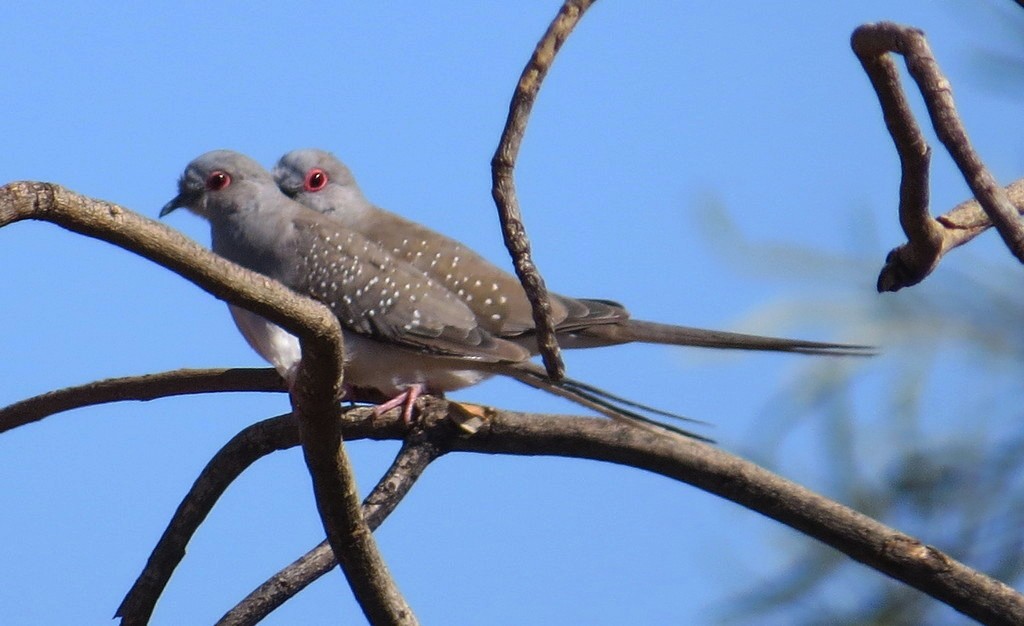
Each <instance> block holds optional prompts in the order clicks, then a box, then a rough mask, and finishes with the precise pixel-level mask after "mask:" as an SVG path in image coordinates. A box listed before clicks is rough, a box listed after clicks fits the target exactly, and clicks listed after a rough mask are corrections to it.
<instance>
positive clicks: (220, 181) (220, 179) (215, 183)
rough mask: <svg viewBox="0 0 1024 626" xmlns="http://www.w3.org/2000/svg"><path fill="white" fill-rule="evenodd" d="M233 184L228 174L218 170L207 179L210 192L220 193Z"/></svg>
mask: <svg viewBox="0 0 1024 626" xmlns="http://www.w3.org/2000/svg"><path fill="white" fill-rule="evenodd" d="M230 184H231V176H229V175H228V173H227V172H222V171H221V170H217V171H216V172H214V173H212V174H210V175H209V176H207V177H206V188H207V189H209V190H210V191H220V190H221V189H224V188H225V187H227V186H228V185H230Z"/></svg>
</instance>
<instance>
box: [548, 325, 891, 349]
mask: <svg viewBox="0 0 1024 626" xmlns="http://www.w3.org/2000/svg"><path fill="white" fill-rule="evenodd" d="M559 340H560V343H562V342H561V337H560V338H559ZM633 342H640V343H659V344H667V345H673V346H696V347H702V348H718V349H727V350H766V351H772V352H795V353H799V354H816V355H823V356H872V355H874V354H875V353H876V349H875V348H874V347H872V346H861V345H850V344H844V343H829V342H820V341H804V340H802V339H784V338H780V337H763V336H761V335H746V334H743V333H730V332H727V331H720V330H706V329H703V328H693V327H691V326H676V325H674V324H659V323H657V322H646V321H643V320H633V319H630V320H624V321H621V322H617V323H614V324H599V325H595V326H591V327H588V328H586V329H583V330H579V331H576V332H574V333H573V337H572V339H571V340H569V341H568V343H567V344H566V345H567V346H570V347H591V346H592V347H598V346H607V345H614V344H622V343H633Z"/></svg>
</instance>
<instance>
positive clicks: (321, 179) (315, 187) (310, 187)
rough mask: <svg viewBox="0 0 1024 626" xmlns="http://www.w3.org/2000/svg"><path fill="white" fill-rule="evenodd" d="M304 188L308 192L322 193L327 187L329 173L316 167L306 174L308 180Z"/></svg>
mask: <svg viewBox="0 0 1024 626" xmlns="http://www.w3.org/2000/svg"><path fill="white" fill-rule="evenodd" d="M302 186H303V187H304V188H305V190H306V191H320V190H321V189H323V188H324V187H326V186H327V172H325V171H323V170H322V169H320V168H319V167H314V168H313V169H311V170H309V173H308V174H306V180H305V181H303V183H302Z"/></svg>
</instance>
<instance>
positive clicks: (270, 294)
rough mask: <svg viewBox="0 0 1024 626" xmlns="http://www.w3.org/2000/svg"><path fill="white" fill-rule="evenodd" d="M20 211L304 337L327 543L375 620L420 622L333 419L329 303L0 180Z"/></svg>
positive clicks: (301, 396) (336, 359)
mask: <svg viewBox="0 0 1024 626" xmlns="http://www.w3.org/2000/svg"><path fill="white" fill-rule="evenodd" d="M24 219H36V220H44V221H48V222H52V223H55V224H57V225H59V226H61V227H63V228H66V229H68V230H71V231H74V232H77V233H80V234H83V235H87V236H89V237H94V238H96V239H101V240H103V241H106V242H108V243H112V244H114V245H117V246H120V247H122V248H124V249H126V250H129V251H131V252H134V253H136V254H139V255H141V256H143V257H145V258H147V259H149V260H151V261H154V262H156V263H158V264H160V265H162V266H164V267H166V268H168V269H170V270H172V271H174V272H175V273H177V274H179V275H180V276H183V277H184V278H186V279H188V280H190V281H192V282H193V283H195V284H196V285H197V286H199V287H200V288H201V289H203V290H205V291H207V292H209V293H211V294H213V295H214V296H216V297H218V298H220V299H222V300H227V301H229V302H231V303H232V304H235V305H238V306H242V307H244V308H246V309H248V310H250V311H252V312H254V313H256V314H258V315H260V316H262V317H264V318H266V319H267V320H269V321H271V322H273V323H275V324H278V325H279V326H281V327H282V328H284V329H285V330H287V331H288V332H290V333H292V334H293V335H295V336H296V337H298V339H299V343H300V347H301V350H302V361H301V362H300V363H299V367H298V371H297V375H296V380H295V384H294V385H293V386H292V389H291V400H292V408H293V412H294V413H295V414H296V416H297V418H298V421H299V438H300V441H301V442H302V446H303V455H304V457H305V459H306V464H307V466H308V467H309V469H310V474H311V477H312V479H313V491H314V494H315V496H316V501H317V508H318V510H319V511H320V518H321V520H322V521H323V524H324V528H325V530H326V532H327V536H328V538H329V539H330V542H331V547H332V548H333V549H334V552H335V555H336V556H337V558H338V560H339V562H340V563H341V564H342V570H343V571H344V572H345V576H346V578H347V579H348V582H349V585H350V586H351V588H352V590H353V592H354V593H355V596H356V599H357V600H358V601H359V604H360V606H361V607H362V609H363V611H364V612H365V613H366V615H367V617H368V619H369V620H370V621H371V622H373V623H375V624H376V623H379V624H415V623H416V619H415V617H414V616H413V615H412V612H411V610H410V609H409V607H408V605H407V604H406V602H405V600H404V599H403V598H402V597H401V594H400V593H399V592H398V588H397V585H396V584H395V583H394V581H393V579H392V578H391V577H390V575H389V574H388V572H387V567H386V566H385V565H384V561H383V559H382V557H381V555H380V551H379V550H378V549H377V546H376V542H375V541H374V540H373V535H372V533H371V532H370V530H369V529H368V528H367V527H366V524H365V523H364V522H363V520H362V514H361V510H360V505H359V497H358V492H357V489H356V484H355V479H354V477H353V475H352V471H351V465H350V463H349V460H348V456H347V455H346V453H345V450H344V446H343V445H342V438H341V430H340V426H339V423H338V420H337V419H335V415H336V412H337V399H338V398H339V397H340V395H341V390H342V387H341V366H342V363H343V343H342V337H341V327H340V325H339V323H338V320H337V318H336V317H335V316H334V315H333V314H332V313H331V312H330V310H329V309H328V308H327V307H325V306H324V305H322V304H320V303H319V302H316V301H314V300H312V299H309V298H305V297H302V296H300V295H298V294H296V293H294V292H292V291H291V290H289V289H287V288H286V287H284V286H283V285H281V284H280V283H278V282H276V281H274V280H271V279H269V278H267V277H265V276H262V275H260V274H257V273H255V272H251V271H249V270H246V269H244V268H241V267H239V266H237V265H235V264H233V263H231V262H229V261H227V260H226V259H223V258H221V257H219V256H217V255H215V254H213V253H212V252H210V251H208V250H206V249H204V248H203V247H201V246H199V245H198V244H196V243H195V242H193V241H190V240H189V239H187V238H185V237H184V236H183V235H181V234H180V233H177V232H175V231H173V230H171V229H170V228H168V227H166V226H164V225H163V224H159V223H157V222H154V221H153V220H150V219H147V218H145V217H143V216H141V215H138V214H136V213H134V212H132V211H129V210H128V209H125V208H123V207H120V206H118V205H115V204H113V203H109V202H104V201H100V200H94V199H92V198H87V197H85V196H82V195H79V194H76V193H73V192H71V191H69V190H67V189H64V188H62V187H60V186H59V185H53V184H49V183H38V182H15V183H10V184H7V185H4V186H3V187H0V227H3V226H6V225H7V224H10V223H12V222H16V221H19V220H24Z"/></svg>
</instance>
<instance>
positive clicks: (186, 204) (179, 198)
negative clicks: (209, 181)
mask: <svg viewBox="0 0 1024 626" xmlns="http://www.w3.org/2000/svg"><path fill="white" fill-rule="evenodd" d="M199 195H200V194H198V193H190V192H189V190H187V189H186V190H183V191H180V192H179V193H178V195H176V196H174V198H173V199H172V200H171V201H170V202H168V203H167V204H165V205H164V208H162V209H160V217H164V216H166V215H167V214H169V213H171V212H172V211H174V210H175V209H181V208H186V209H188V208H191V207H192V205H193V204H195V202H196V201H197V200H198V199H199Z"/></svg>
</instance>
